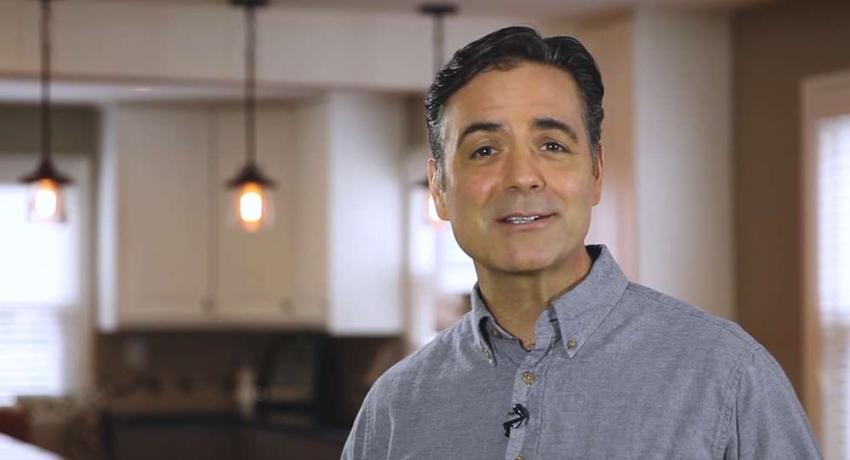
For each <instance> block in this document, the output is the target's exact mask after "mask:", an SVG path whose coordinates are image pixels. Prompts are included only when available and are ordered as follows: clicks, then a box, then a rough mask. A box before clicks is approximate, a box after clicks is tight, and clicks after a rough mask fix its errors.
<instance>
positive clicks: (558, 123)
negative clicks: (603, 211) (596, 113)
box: [428, 63, 602, 276]
mask: <svg viewBox="0 0 850 460" xmlns="http://www.w3.org/2000/svg"><path fill="white" fill-rule="evenodd" d="M443 145H444V152H445V158H444V162H445V163H444V165H445V182H444V184H442V186H441V184H440V183H439V178H438V177H437V173H436V164H435V162H434V160H431V161H430V162H429V165H428V170H429V176H428V177H429V182H430V186H431V194H432V195H433V196H434V200H435V203H436V205H437V211H438V213H439V215H440V217H441V218H443V219H445V220H449V221H451V223H452V229H453V230H454V234H455V238H456V239H457V241H458V244H459V245H460V247H461V248H463V250H464V251H465V252H466V253H467V254H469V256H470V257H472V259H473V260H474V261H475V264H476V268H477V269H478V271H479V276H481V270H482V269H485V270H490V271H496V272H502V273H514V274H520V273H526V274H534V273H542V272H551V273H562V272H564V271H569V270H570V268H571V267H573V266H575V265H574V264H576V263H577V261H579V260H581V259H579V258H580V257H581V256H582V254H583V252H584V238H585V236H586V235H587V231H588V228H589V227H590V211H591V208H592V207H593V206H594V205H596V204H597V203H598V202H599V199H600V195H601V190H602V155H601V152H600V159H599V161H600V164H599V169H598V172H597V174H596V175H594V172H593V162H592V158H591V155H590V146H589V143H588V139H587V134H586V130H585V126H584V122H583V120H582V104H581V99H580V96H579V93H578V88H577V86H576V83H575V81H574V80H573V78H572V76H571V75H570V74H569V73H567V72H565V71H563V70H560V69H557V68H555V67H552V66H548V65H542V64H535V63H523V64H520V65H519V66H517V67H514V68H512V69H510V70H491V71H487V72H483V73H480V74H478V75H477V76H475V77H474V78H473V79H472V80H471V81H470V82H469V83H467V84H466V86H464V87H463V88H461V89H460V90H458V91H457V92H456V93H454V94H453V95H452V96H451V98H450V99H449V100H448V103H447V104H446V107H445V111H444V142H443Z"/></svg>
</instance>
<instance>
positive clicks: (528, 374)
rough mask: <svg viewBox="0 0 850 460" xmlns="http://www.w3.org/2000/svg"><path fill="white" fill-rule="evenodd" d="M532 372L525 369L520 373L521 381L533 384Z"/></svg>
mask: <svg viewBox="0 0 850 460" xmlns="http://www.w3.org/2000/svg"><path fill="white" fill-rule="evenodd" d="M534 379H535V376H534V372H529V371H525V372H523V373H522V383H524V384H526V385H529V386H530V385H534Z"/></svg>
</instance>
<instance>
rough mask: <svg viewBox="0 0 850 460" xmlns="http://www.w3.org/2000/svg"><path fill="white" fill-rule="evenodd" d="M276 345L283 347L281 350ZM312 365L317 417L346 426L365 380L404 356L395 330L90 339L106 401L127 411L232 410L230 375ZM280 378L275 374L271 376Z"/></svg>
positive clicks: (306, 370)
mask: <svg viewBox="0 0 850 460" xmlns="http://www.w3.org/2000/svg"><path fill="white" fill-rule="evenodd" d="M310 347H315V348H316V350H315V353H312V352H311V348H310ZM281 350H283V352H281ZM272 352H274V355H275V356H276V358H275V359H274V366H275V367H276V369H274V370H273V374H274V373H276V374H278V375H280V374H284V375H286V374H287V373H290V372H291V374H292V375H291V377H292V378H290V379H288V380H289V382H288V383H290V384H291V383H292V382H296V383H297V382H298V381H307V380H305V379H304V378H303V376H304V375H308V374H311V373H314V372H315V374H314V375H315V376H316V379H315V381H316V383H317V386H316V392H315V394H316V395H317V398H316V399H317V400H316V401H315V407H316V410H317V413H316V415H317V417H318V419H319V420H321V421H322V422H324V423H329V424H333V425H336V426H341V427H347V426H350V424H351V422H352V421H353V419H354V416H355V415H356V413H357V409H358V408H359V406H360V402H361V401H362V399H363V397H364V396H365V394H366V392H367V391H368V389H369V387H370V386H371V384H372V382H374V380H375V379H376V378H377V377H378V376H380V374H381V373H383V371H384V370H386V369H387V368H388V367H389V366H391V365H392V364H394V363H395V362H397V361H398V360H399V359H401V358H402V357H403V353H404V352H403V341H402V340H401V338H399V337H356V338H338V337H328V336H327V335H324V334H316V333H298V332H282V333H268V332H226V331H209V332H206V331H205V332H182V331H181V332H132V333H130V332H122V333H116V334H100V335H98V336H97V339H96V341H95V353H96V354H95V356H96V363H95V369H96V372H95V376H96V384H97V388H98V390H99V391H100V393H101V394H102V395H104V397H105V399H106V400H107V405H108V406H109V407H112V408H117V410H122V411H127V412H133V411H139V412H162V413H166V412H168V411H174V412H179V411H181V410H187V411H188V410H195V411H197V410H210V411H216V410H217V411H221V410H233V407H234V406H233V396H234V392H235V385H236V374H237V372H238V371H239V369H240V368H245V367H248V368H250V369H252V370H253V372H254V374H255V375H256V376H257V378H258V382H260V383H266V382H264V380H268V379H269V374H268V373H269V372H270V371H269V369H268V367H269V364H270V360H271V358H270V356H271V354H272ZM278 380H280V377H278Z"/></svg>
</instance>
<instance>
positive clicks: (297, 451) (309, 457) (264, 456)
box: [236, 428, 343, 460]
mask: <svg viewBox="0 0 850 460" xmlns="http://www.w3.org/2000/svg"><path fill="white" fill-rule="evenodd" d="M236 444H237V447H236V452H237V457H238V458H240V459H244V460H248V459H250V460H287V459H293V460H294V459H297V460H338V459H339V457H340V455H342V448H343V442H342V441H331V440H327V439H322V438H320V437H318V436H310V435H308V434H297V433H290V432H287V431H285V430H283V429H274V428H269V429H264V428H243V429H242V430H241V431H240V432H239V437H238V439H237V442H236Z"/></svg>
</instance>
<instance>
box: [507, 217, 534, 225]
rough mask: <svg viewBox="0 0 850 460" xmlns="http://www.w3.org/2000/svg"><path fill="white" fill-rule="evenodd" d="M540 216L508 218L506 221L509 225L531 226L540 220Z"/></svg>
mask: <svg viewBox="0 0 850 460" xmlns="http://www.w3.org/2000/svg"><path fill="white" fill-rule="evenodd" d="M539 218H540V216H528V217H519V216H517V217H508V218H507V219H505V221H507V222H508V223H509V224H530V223H532V222H534V221H535V220H537V219H539Z"/></svg>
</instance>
